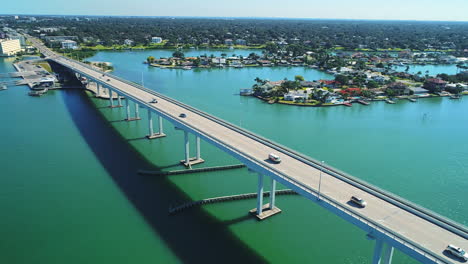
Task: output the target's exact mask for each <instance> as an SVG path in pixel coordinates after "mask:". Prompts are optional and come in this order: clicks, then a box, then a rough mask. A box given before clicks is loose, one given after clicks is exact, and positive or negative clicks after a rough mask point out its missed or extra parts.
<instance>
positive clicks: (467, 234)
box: [61, 56, 468, 239]
mask: <svg viewBox="0 0 468 264" xmlns="http://www.w3.org/2000/svg"><path fill="white" fill-rule="evenodd" d="M61 57H62V58H65V59H66V60H68V61H72V62H74V63H79V64H80V65H82V66H85V67H87V68H89V69H91V70H94V71H97V72H100V73H102V74H105V75H106V76H109V77H112V78H114V79H117V80H119V81H121V82H124V83H127V84H129V85H132V86H134V87H136V88H139V89H140V90H144V91H146V92H148V93H151V94H153V95H156V96H158V97H161V98H163V99H165V100H167V101H170V102H171V103H174V104H177V105H178V106H180V107H183V108H186V109H188V110H190V111H192V112H196V113H197V114H199V115H202V116H204V117H206V118H208V119H210V120H212V121H215V122H216V123H218V124H221V125H223V126H226V127H228V128H230V129H233V130H235V131H236V132H239V133H241V134H243V135H246V136H248V137H250V138H252V139H254V140H257V141H259V142H261V143H263V144H266V145H268V146H270V147H272V148H274V149H276V150H278V151H280V152H283V153H284V154H287V155H290V156H292V157H294V158H296V159H298V160H300V161H301V162H303V163H306V164H308V165H311V166H313V167H315V168H317V169H321V168H323V169H324V171H326V172H327V173H328V174H330V175H332V176H334V177H337V178H339V179H341V180H344V181H345V182H347V183H349V184H352V185H354V186H355V187H358V188H361V189H364V190H365V191H367V192H370V193H372V194H374V195H376V196H378V197H379V198H382V199H384V200H386V201H387V202H391V203H392V204H394V205H396V206H398V207H402V205H403V206H404V207H407V208H404V209H405V210H408V211H410V212H411V213H416V214H417V215H418V216H421V217H424V216H423V215H421V214H418V213H417V212H416V211H419V212H420V213H423V214H426V215H428V216H430V217H432V218H434V219H435V220H437V221H440V222H442V223H443V224H446V225H448V226H445V225H442V227H444V228H445V227H447V228H448V229H449V230H452V231H455V233H457V234H459V235H460V236H462V237H464V238H467V239H468V228H467V227H464V226H462V225H461V224H459V223H457V222H454V221H452V220H450V219H448V218H446V217H444V216H442V215H440V214H437V213H435V212H433V211H430V210H428V209H426V208H423V207H421V206H419V205H417V204H414V203H412V202H410V201H408V200H406V199H404V198H402V197H400V196H398V195H396V194H393V193H390V192H388V191H385V190H382V189H380V188H378V187H376V186H374V185H371V184H369V183H367V182H365V181H363V180H360V179H358V178H356V177H353V176H351V175H349V174H347V173H345V172H343V171H340V170H338V169H336V168H333V167H331V166H323V167H322V165H321V164H320V163H319V162H318V161H317V160H315V159H312V158H310V157H308V156H307V155H304V154H302V153H299V152H297V151H295V150H292V149H290V148H288V147H286V146H284V145H281V144H278V143H276V142H273V141H271V140H269V139H267V138H264V137H262V136H260V135H258V134H255V133H253V132H251V131H247V130H245V129H243V128H240V127H238V126H236V125H234V124H231V123H229V122H227V121H225V120H222V119H219V118H217V117H215V116H213V115H210V114H208V113H206V112H203V111H201V110H199V109H196V108H194V107H192V106H189V105H186V104H184V103H181V102H178V101H177V100H175V99H173V98H170V97H168V96H165V95H162V94H160V93H158V92H156V91H154V90H151V89H148V88H145V87H143V86H141V85H139V84H137V83H134V82H131V81H128V80H125V79H122V78H120V77H118V76H115V75H112V74H109V73H104V72H102V71H100V70H97V69H95V68H93V67H91V66H90V65H88V64H85V63H82V62H77V61H75V60H72V59H69V58H67V57H63V56H61ZM356 183H357V184H356ZM363 187H364V188H363ZM387 198H391V199H392V200H393V201H391V200H388V199H387ZM395 202H397V203H395ZM415 210H416V211H415ZM426 220H429V219H426ZM440 222H439V223H436V224H439V225H440V224H441V223H440ZM457 230H459V231H462V233H460V232H457Z"/></svg>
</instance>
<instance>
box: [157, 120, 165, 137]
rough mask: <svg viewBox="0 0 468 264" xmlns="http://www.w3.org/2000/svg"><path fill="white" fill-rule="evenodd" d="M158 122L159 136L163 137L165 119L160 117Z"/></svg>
mask: <svg viewBox="0 0 468 264" xmlns="http://www.w3.org/2000/svg"><path fill="white" fill-rule="evenodd" d="M158 121H159V134H160V135H162V134H164V132H163V119H162V117H161V116H158Z"/></svg>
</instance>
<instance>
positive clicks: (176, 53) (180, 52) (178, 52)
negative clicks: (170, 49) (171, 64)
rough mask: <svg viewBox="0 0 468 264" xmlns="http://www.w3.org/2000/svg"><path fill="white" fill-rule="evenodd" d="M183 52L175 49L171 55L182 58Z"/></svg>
mask: <svg viewBox="0 0 468 264" xmlns="http://www.w3.org/2000/svg"><path fill="white" fill-rule="evenodd" d="M184 56H185V55H184V53H183V52H182V51H180V50H177V51H175V52H174V53H172V57H175V58H181V59H182V58H184Z"/></svg>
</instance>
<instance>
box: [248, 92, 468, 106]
mask: <svg viewBox="0 0 468 264" xmlns="http://www.w3.org/2000/svg"><path fill="white" fill-rule="evenodd" d="M450 96H451V95H434V94H431V95H429V96H416V97H415V96H406V97H395V98H393V99H392V100H393V101H399V100H408V99H410V98H412V99H416V100H419V99H428V98H438V97H450ZM460 96H461V97H463V96H468V91H465V92H462V93H461V94H460ZM247 97H254V98H257V99H260V100H262V101H264V102H267V103H268V104H281V105H291V106H300V107H333V106H346V107H350V106H347V105H345V103H351V104H353V103H357V104H361V103H359V102H358V101H359V100H364V101H367V102H384V101H386V100H388V99H390V98H380V99H375V98H374V99H351V100H348V101H345V102H343V103H338V104H332V103H323V104H311V103H296V102H294V101H284V100H278V101H276V100H274V99H269V98H265V97H261V96H257V95H250V96H247Z"/></svg>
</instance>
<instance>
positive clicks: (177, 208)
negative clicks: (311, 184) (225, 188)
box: [169, 189, 297, 220]
mask: <svg viewBox="0 0 468 264" xmlns="http://www.w3.org/2000/svg"><path fill="white" fill-rule="evenodd" d="M295 194H297V193H296V192H295V191H293V190H291V189H286V190H278V191H276V195H295ZM269 196H270V192H264V193H263V197H269ZM254 198H257V193H246V194H237V195H229V196H221V197H215V198H208V199H203V200H198V201H192V202H187V203H183V204H181V205H178V206H174V207H170V208H169V214H176V213H179V212H181V211H184V210H186V209H189V208H192V207H194V206H200V205H204V204H213V203H222V202H229V201H236V200H246V199H254ZM268 207H269V204H266V205H264V206H263V208H264V211H265V214H263V213H262V214H261V215H263V216H262V220H263V219H265V218H267V217H269V216H272V215H274V214H277V213H280V212H281V210H280V209H279V208H278V210H279V211H278V210H275V208H274V209H273V210H267V208H268ZM252 210H255V211H256V210H257V209H256V208H255V209H252ZM252 210H251V211H252ZM268 211H270V212H268ZM259 219H260V218H259Z"/></svg>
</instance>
